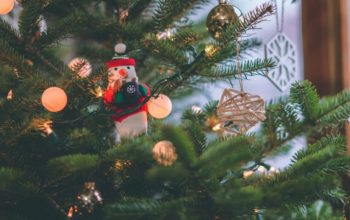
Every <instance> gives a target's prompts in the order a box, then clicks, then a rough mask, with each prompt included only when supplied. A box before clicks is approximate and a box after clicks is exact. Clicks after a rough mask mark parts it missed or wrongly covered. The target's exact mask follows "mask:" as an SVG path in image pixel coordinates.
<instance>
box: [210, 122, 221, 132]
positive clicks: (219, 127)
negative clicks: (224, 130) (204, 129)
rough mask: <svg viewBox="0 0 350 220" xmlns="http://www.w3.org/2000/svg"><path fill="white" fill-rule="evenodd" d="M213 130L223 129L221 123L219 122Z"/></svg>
mask: <svg viewBox="0 0 350 220" xmlns="http://www.w3.org/2000/svg"><path fill="white" fill-rule="evenodd" d="M212 130H213V131H220V130H221V124H217V125H215V126H214V127H213V128H212Z"/></svg>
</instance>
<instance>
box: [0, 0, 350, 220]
mask: <svg viewBox="0 0 350 220" xmlns="http://www.w3.org/2000/svg"><path fill="white" fill-rule="evenodd" d="M207 2H208V1H207V0H191V1H188V0H159V1H151V0H127V1H126V0H101V1H97V0H95V1H93V0H85V1H71V0H50V1H48V0H21V1H20V3H18V4H19V5H18V6H17V8H18V7H20V8H22V9H21V11H20V12H19V18H18V19H19V20H18V23H17V24H18V28H15V27H13V26H12V25H10V23H8V21H6V20H5V19H4V17H2V16H1V17H0V61H1V62H0V74H1V75H0V76H1V80H0V94H1V95H0V147H1V149H0V195H1V199H0V219H5V220H7V219H9V220H10V219H11V220H15V219H16V220H34V219H35V220H47V219H50V220H56V219H57V220H61V219H84V220H87V219H98V220H103V219H132V220H137V219H143V220H144V219H176V220H178V219H183V220H185V219H188V220H196V219H198V220H199V219H200V220H205V219H208V220H209V219H210V220H214V219H216V220H219V219H220V220H223V219H255V218H256V219H262V218H266V219H293V218H294V219H311V218H314V217H315V216H318V215H317V214H315V211H314V210H315V209H317V208H318V207H321V208H322V210H327V211H323V212H322V213H323V215H324V218H325V219H331V218H333V217H334V218H335V219H337V218H336V217H335V216H334V215H336V214H333V212H334V213H338V214H339V213H340V215H339V216H341V213H342V212H343V213H344V215H345V217H346V218H348V217H349V216H347V215H348V214H349V207H348V195H347V193H346V191H345V190H344V187H343V185H342V180H343V178H344V177H345V176H346V174H347V172H348V170H349V169H350V159H349V157H348V156H347V152H346V140H345V137H344V136H343V135H342V133H343V129H342V128H343V125H344V122H346V121H347V119H348V117H349V115H350V104H349V103H350V94H349V93H348V92H343V93H341V94H338V95H337V96H335V97H328V98H323V99H320V98H319V96H318V95H317V91H316V90H315V88H314V87H313V85H311V83H310V82H308V81H304V82H297V83H295V84H293V86H292V87H291V91H290V96H289V97H283V98H280V99H278V100H276V101H274V102H271V103H268V104H266V108H265V106H264V102H263V101H262V99H261V98H260V97H259V96H256V95H251V94H249V93H246V92H244V91H243V89H242V90H241V91H236V90H233V89H227V90H225V91H224V93H223V96H222V97H221V99H220V97H218V100H219V99H220V101H219V102H211V103H208V104H207V105H206V106H204V107H203V108H202V109H200V110H193V109H187V110H186V109H184V110H183V116H182V121H181V123H180V124H178V123H177V124H176V125H174V124H172V123H166V122H164V121H163V120H159V119H162V118H164V117H166V116H167V115H168V114H169V113H170V111H171V101H170V99H169V98H168V97H170V98H172V97H176V96H185V95H188V94H190V92H191V91H192V90H193V88H194V85H196V84H201V83H204V82H208V81H215V80H223V79H229V80H232V79H234V80H237V81H240V82H241V83H242V79H245V78H248V77H254V76H257V75H263V76H266V74H267V71H268V70H269V69H273V68H275V62H274V61H273V60H271V59H268V58H266V59H265V58H264V59H256V60H246V59H242V60H241V58H243V56H242V54H244V53H245V51H248V50H249V49H250V48H254V47H258V46H260V44H261V42H260V41H259V40H257V39H251V38H248V37H247V33H248V32H249V31H251V30H254V29H255V28H256V25H257V24H259V23H260V22H262V21H264V20H265V19H266V18H267V17H268V16H270V15H272V14H273V13H274V10H275V8H274V6H273V5H272V4H270V3H265V4H262V5H261V6H259V7H257V8H253V9H252V11H251V12H249V13H247V14H245V15H243V16H238V15H237V13H236V12H235V10H234V9H233V7H232V6H231V5H229V4H228V3H226V2H225V1H222V0H221V1H219V5H218V6H217V7H215V8H214V9H213V10H212V11H211V13H210V14H209V15H208V19H207V23H206V25H207V29H208V31H207V30H206V28H205V24H202V23H201V24H195V23H191V22H189V21H188V16H189V15H190V14H191V12H193V11H198V10H200V8H201V6H202V5H204V4H205V3H207ZM13 7H14V0H0V14H8V13H10V12H11V10H12V8H13ZM44 21H46V22H47V25H48V28H47V30H44V29H45V28H44V26H45V25H44V23H43V22H44ZM67 39H70V40H71V41H72V40H73V41H74V44H72V45H74V46H72V47H68V50H72V51H74V52H75V53H76V54H77V58H76V59H74V60H72V61H71V62H64V60H63V57H64V55H62V54H64V50H67V46H64V44H63V42H64V43H67V42H69V41H67ZM117 43H118V44H117ZM116 44H117V46H115V45H116ZM125 45H126V46H125ZM114 47H115V48H114ZM113 48H114V50H113ZM230 58H231V59H232V58H233V59H234V60H235V62H227V60H228V59H230ZM148 113H150V115H151V116H148ZM259 121H262V123H261V128H260V129H259V130H258V131H257V132H256V133H249V134H247V133H246V131H247V130H248V129H249V128H251V127H252V126H253V125H255V124H257V123H258V122H259ZM213 130H215V131H216V138H214V139H213V138H212V135H209V134H212V133H213ZM297 137H305V138H306V139H307V140H308V146H307V147H306V148H305V149H302V150H300V151H298V152H297V153H296V154H295V155H294V157H293V159H292V161H291V164H290V166H288V167H286V168H285V169H283V170H276V169H275V168H273V167H271V166H270V165H269V164H267V163H266V161H265V158H266V157H267V156H269V155H273V154H276V152H279V151H281V150H283V149H286V148H288V147H291V146H290V145H291V143H292V142H291V141H292V140H294V139H295V138H297ZM319 200H322V201H324V202H325V203H322V205H320V204H319V203H316V205H315V202H316V201H319ZM317 204H318V205H317ZM326 204H330V205H331V207H332V209H331V208H330V206H327V205H326ZM302 207H304V208H306V210H307V212H306V213H307V214H305V215H302V214H295V215H293V214H291V213H296V212H297V211H296V210H297V209H299V208H302ZM329 210H331V211H329ZM292 216H294V217H292ZM315 218H316V217H315ZM317 219H318V218H317Z"/></svg>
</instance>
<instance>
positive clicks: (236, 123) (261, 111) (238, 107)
mask: <svg viewBox="0 0 350 220" xmlns="http://www.w3.org/2000/svg"><path fill="white" fill-rule="evenodd" d="M238 42H239V41H238ZM236 54H237V55H236V65H237V70H238V76H239V85H240V89H241V90H240V91H237V90H234V89H225V90H224V92H223V94H222V96H221V99H220V102H219V105H218V107H217V115H218V119H219V123H220V128H221V130H222V131H224V132H225V133H226V134H231V135H240V134H244V133H245V132H247V131H248V130H249V129H250V128H252V127H253V126H254V125H256V124H257V123H258V122H260V121H263V120H265V102H264V100H263V99H262V98H261V97H259V96H257V95H251V94H249V93H246V92H244V89H243V76H242V70H241V62H240V44H239V43H238V44H237V48H236ZM230 83H231V85H233V84H232V82H231V81H230Z"/></svg>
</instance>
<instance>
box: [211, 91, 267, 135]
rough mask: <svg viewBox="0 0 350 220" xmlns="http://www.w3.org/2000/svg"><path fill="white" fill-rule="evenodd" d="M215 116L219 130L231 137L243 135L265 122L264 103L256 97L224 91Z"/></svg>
mask: <svg viewBox="0 0 350 220" xmlns="http://www.w3.org/2000/svg"><path fill="white" fill-rule="evenodd" d="M217 114H218V118H219V121H220V128H221V130H223V131H224V132H226V133H228V134H232V135H239V134H244V133H245V132H247V131H248V130H249V129H250V128H252V127H253V126H254V125H256V124H257V123H258V122H260V121H263V120H265V102H264V100H263V99H262V98H261V97H260V96H257V95H251V94H249V93H245V92H240V91H236V90H233V89H225V90H224V92H223V94H222V97H221V100H220V103H219V106H218V108H217Z"/></svg>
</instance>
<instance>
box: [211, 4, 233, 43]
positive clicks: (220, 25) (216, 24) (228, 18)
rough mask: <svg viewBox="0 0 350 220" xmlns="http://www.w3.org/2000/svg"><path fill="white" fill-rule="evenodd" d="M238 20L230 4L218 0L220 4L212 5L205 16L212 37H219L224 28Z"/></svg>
mask: <svg viewBox="0 0 350 220" xmlns="http://www.w3.org/2000/svg"><path fill="white" fill-rule="evenodd" d="M237 20H239V17H238V15H237V14H236V12H235V10H234V8H233V6H232V5H230V4H227V3H226V1H224V0H220V4H219V5H217V6H216V7H214V8H213V9H212V10H211V11H210V12H209V14H208V17H207V23H206V24H207V28H208V31H209V33H210V35H211V36H212V37H213V38H216V39H217V38H220V36H221V34H222V32H223V31H224V30H225V28H226V27H227V26H229V25H231V24H233V23H234V22H235V21H237Z"/></svg>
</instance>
